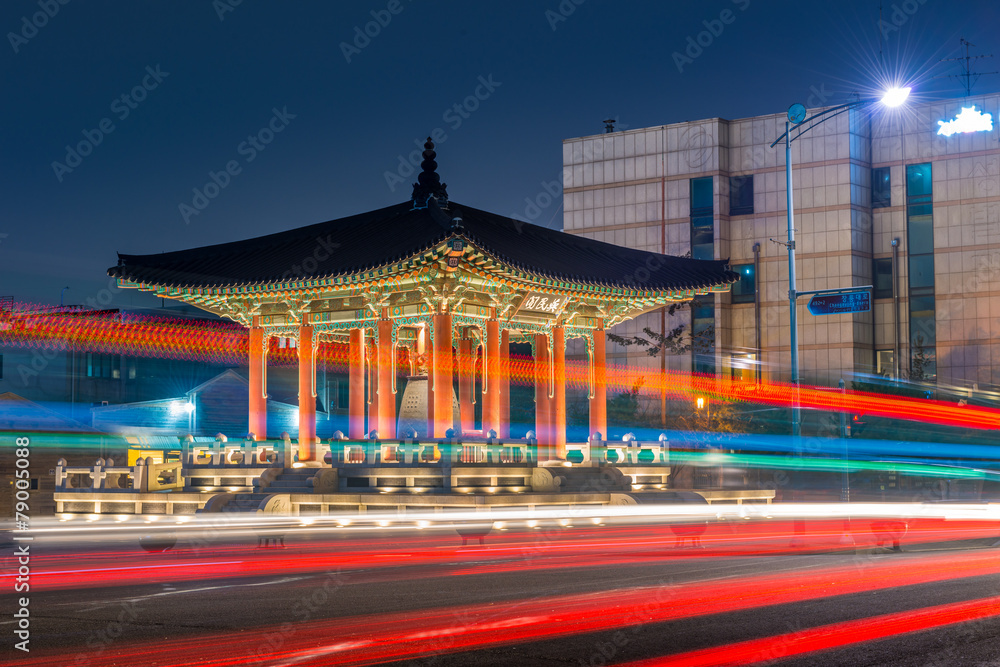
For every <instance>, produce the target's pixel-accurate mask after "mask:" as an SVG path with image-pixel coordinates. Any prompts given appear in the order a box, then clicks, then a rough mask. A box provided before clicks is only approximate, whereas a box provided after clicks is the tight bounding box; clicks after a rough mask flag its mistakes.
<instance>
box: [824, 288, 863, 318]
mask: <svg viewBox="0 0 1000 667" xmlns="http://www.w3.org/2000/svg"><path fill="white" fill-rule="evenodd" d="M808 308H809V312H810V313H812V314H813V315H839V314H841V313H867V312H868V311H870V310H871V309H872V295H871V292H868V291H867V290H866V291H863V292H842V293H840V294H816V295H814V296H813V298H811V299H809V305H808Z"/></svg>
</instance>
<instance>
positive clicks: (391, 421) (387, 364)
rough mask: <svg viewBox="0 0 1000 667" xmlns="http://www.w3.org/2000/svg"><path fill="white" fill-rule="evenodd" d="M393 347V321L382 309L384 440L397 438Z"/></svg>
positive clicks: (380, 402)
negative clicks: (393, 387) (393, 388)
mask: <svg viewBox="0 0 1000 667" xmlns="http://www.w3.org/2000/svg"><path fill="white" fill-rule="evenodd" d="M394 354H395V351H394V350H393V347H392V320H390V319H389V309H388V308H383V309H382V319H381V320H379V322H378V427H377V428H378V434H379V437H380V438H382V439H383V440H386V439H390V438H395V437H396V394H394V393H393V391H392V384H393V380H394V379H395V378H394V377H393V375H394V373H393V371H394V368H395V363H394V361H395V360H394V359H393V355H394Z"/></svg>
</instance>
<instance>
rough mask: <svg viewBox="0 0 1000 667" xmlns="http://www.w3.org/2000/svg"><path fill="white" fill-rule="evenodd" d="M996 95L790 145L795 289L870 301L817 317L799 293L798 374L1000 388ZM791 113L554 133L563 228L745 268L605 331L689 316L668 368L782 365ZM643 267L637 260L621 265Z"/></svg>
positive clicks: (844, 122) (852, 117)
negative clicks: (837, 291) (731, 279)
mask: <svg viewBox="0 0 1000 667" xmlns="http://www.w3.org/2000/svg"><path fill="white" fill-rule="evenodd" d="M998 107H1000V94H987V95H977V96H972V97H968V98H961V99H954V100H945V101H934V102H928V101H920V100H919V99H912V100H911V102H910V103H909V104H907V105H906V106H904V107H901V108H900V109H887V108H883V107H881V106H880V105H879V104H873V105H870V106H867V107H863V108H858V109H853V110H850V111H848V112H845V113H842V114H839V115H835V116H833V117H832V118H830V119H829V120H828V121H827V122H824V123H823V124H821V125H818V126H816V127H814V128H813V129H811V130H810V131H809V132H807V133H805V134H803V135H802V136H801V137H798V138H797V139H795V140H794V141H793V142H792V150H791V154H792V165H793V195H794V213H795V230H796V231H795V237H796V239H795V240H796V273H797V288H798V291H799V292H803V291H811V290H823V289H834V288H845V287H851V286H863V285H873V286H874V289H873V291H872V300H871V304H872V308H871V311H870V312H864V313H855V314H840V315H812V314H810V312H809V310H808V309H807V303H808V301H809V297H808V296H802V297H800V298H799V299H798V306H797V318H798V331H799V358H800V376H801V378H802V380H803V381H805V382H809V383H817V384H828V385H834V384H836V383H837V381H838V380H840V379H841V378H843V379H844V380H845V381H847V382H850V381H852V380H860V379H864V376H867V375H881V376H884V377H901V378H914V379H920V380H923V381H930V382H938V383H945V384H949V385H957V386H960V387H969V388H972V387H974V386H975V385H979V386H980V388H982V389H987V388H990V387H995V386H998V385H1000V124H998V122H997V121H998V120H1000V117H998ZM820 111H823V109H809V111H808V116H809V117H812V116H813V115H815V114H816V113H818V112H820ZM831 115H832V114H831ZM987 115H989V117H987ZM785 120H786V118H785V114H784V113H780V114H774V115H769V116H758V117H754V118H744V119H740V120H724V119H721V118H712V119H707V120H701V121H693V122H686V123H678V124H673V125H664V126H660V127H649V128H642V129H636V130H628V131H625V132H612V133H607V134H601V135H594V136H588V137H579V138H574V139H567V140H565V141H564V142H563V174H564V183H563V185H564V231H566V232H569V233H572V234H579V235H582V236H586V237H589V238H593V239H597V240H601V241H607V242H611V243H615V244H619V245H624V246H628V247H632V248H637V249H642V250H651V251H656V252H665V253H667V254H672V255H685V254H687V253H691V254H692V256H693V257H695V258H702V259H727V258H728V259H729V261H730V264H731V266H732V268H733V269H734V270H736V271H738V272H740V273H741V276H744V280H742V281H741V282H740V283H738V284H737V285H734V289H733V290H732V291H731V292H730V293H727V294H718V295H714V296H710V297H708V298H707V299H705V300H703V301H701V302H699V303H698V304H696V306H695V307H694V308H692V309H690V310H685V311H682V312H677V313H675V314H674V315H672V316H661V315H660V314H659V313H650V314H647V315H643V316H641V317H639V318H636V319H634V320H630V321H628V322H625V323H623V324H621V325H619V326H617V327H616V328H615V330H614V333H617V334H619V335H622V336H632V335H644V334H643V333H642V332H643V329H644V328H646V327H649V328H650V329H653V330H654V331H657V332H659V331H662V328H663V327H664V326H665V328H666V330H667V331H670V330H671V329H673V328H674V327H676V326H678V325H680V324H684V325H685V331H688V332H690V331H692V330H693V331H694V332H695V334H696V336H695V339H694V349H693V351H692V352H688V353H686V354H681V355H672V356H668V357H667V359H666V365H667V367H669V368H673V369H678V370H687V369H690V370H695V371H701V372H709V373H715V374H719V375H729V374H732V375H739V376H743V377H746V378H752V377H754V376H756V375H757V374H758V373H759V374H760V376H761V377H762V378H763V379H765V380H779V381H787V380H788V379H789V378H790V329H789V319H790V318H789V302H788V289H789V280H788V250H787V247H786V245H784V243H785V241H786V240H787V234H786V196H785V193H786V191H785V151H784V146H783V144H782V145H778V146H776V147H774V148H771V147H770V144H771V143H772V142H773V141H775V140H776V139H777V138H778V137H779V136H781V135H782V133H783V132H784V131H785ZM806 124H808V121H807V122H806V123H804V124H803V125H806ZM793 136H794V135H793ZM646 275H648V271H645V270H644V267H636V270H635V272H634V273H633V275H632V276H631V279H633V280H634V281H635V282H637V283H639V284H641V283H642V281H643V278H644V276H646ZM608 356H609V360H610V361H612V362H613V363H626V362H627V363H629V364H635V365H646V366H649V367H650V369H651V370H654V369H656V368H659V367H660V364H661V363H662V362H661V360H658V359H655V358H650V357H649V356H648V355H647V354H645V352H644V351H643V350H642V349H641V348H638V347H635V346H633V347H628V348H626V347H623V346H620V345H611V344H609V346H608Z"/></svg>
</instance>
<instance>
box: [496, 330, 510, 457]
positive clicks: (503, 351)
mask: <svg viewBox="0 0 1000 667" xmlns="http://www.w3.org/2000/svg"><path fill="white" fill-rule="evenodd" d="M510 375H511V370H510V331H508V330H507V329H504V330H503V331H501V332H500V428H499V429H498V433H499V435H500V437H501V438H509V437H510Z"/></svg>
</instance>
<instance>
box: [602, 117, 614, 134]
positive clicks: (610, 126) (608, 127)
mask: <svg viewBox="0 0 1000 667" xmlns="http://www.w3.org/2000/svg"><path fill="white" fill-rule="evenodd" d="M616 121H617V119H616V118H605V119H604V120H602V121H601V122H602V123H604V134H611V133H612V132H614V131H615V122H616Z"/></svg>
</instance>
